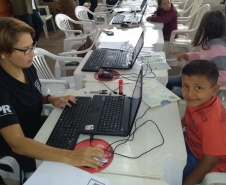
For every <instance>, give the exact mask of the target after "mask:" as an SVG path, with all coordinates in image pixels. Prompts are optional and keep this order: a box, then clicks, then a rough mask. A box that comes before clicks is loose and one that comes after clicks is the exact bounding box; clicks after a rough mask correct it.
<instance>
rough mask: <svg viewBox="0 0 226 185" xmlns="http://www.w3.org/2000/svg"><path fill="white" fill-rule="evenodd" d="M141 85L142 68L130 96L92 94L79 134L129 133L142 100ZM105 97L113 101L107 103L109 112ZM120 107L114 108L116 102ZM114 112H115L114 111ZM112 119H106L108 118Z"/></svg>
mask: <svg viewBox="0 0 226 185" xmlns="http://www.w3.org/2000/svg"><path fill="white" fill-rule="evenodd" d="M142 86H143V69H142V67H141V70H140V72H139V75H138V78H137V81H136V84H135V87H134V90H133V95H132V97H128V96H106V95H95V96H93V99H92V102H91V105H90V106H89V109H88V111H87V114H86V118H85V121H84V123H83V125H82V127H81V130H80V133H81V134H92V135H113V136H127V135H129V134H130V133H131V130H132V127H133V125H134V122H135V118H136V115H137V112H138V110H139V107H140V103H141V101H142ZM107 98H112V99H113V101H112V102H110V103H109V105H108V107H110V108H111V111H110V112H109V110H108V108H107V107H106V106H107V104H106V102H105V101H106V100H107ZM121 101H122V103H119V104H121V105H120V107H117V109H116V110H114V109H115V104H117V103H116V102H121ZM115 112H116V113H115ZM110 118H111V119H112V118H113V119H112V120H113V122H112V121H106V120H108V119H110Z"/></svg>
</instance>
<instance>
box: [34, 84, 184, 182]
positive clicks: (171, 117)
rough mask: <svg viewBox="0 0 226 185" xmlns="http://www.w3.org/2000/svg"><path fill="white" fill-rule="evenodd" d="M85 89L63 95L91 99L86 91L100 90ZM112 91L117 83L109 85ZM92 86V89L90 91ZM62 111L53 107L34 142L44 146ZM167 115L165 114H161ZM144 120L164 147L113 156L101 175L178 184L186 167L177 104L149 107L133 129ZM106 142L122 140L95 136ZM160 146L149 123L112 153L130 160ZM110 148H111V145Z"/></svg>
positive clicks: (142, 110)
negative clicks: (81, 96) (132, 177)
mask: <svg viewBox="0 0 226 185" xmlns="http://www.w3.org/2000/svg"><path fill="white" fill-rule="evenodd" d="M86 83H87V84H86V85H85V86H86V88H84V89H81V90H79V91H75V90H68V91H66V94H73V95H77V96H80V95H84V92H86V93H85V95H86V96H92V94H89V93H88V92H89V91H90V90H96V89H95V88H97V89H103V84H102V83H95V82H86ZM110 85H111V87H112V88H114V87H117V86H118V83H113V82H112V83H111V84H110ZM94 87H95V88H94ZM124 92H125V93H126V94H127V95H131V92H132V91H131V88H129V87H125V91H124ZM147 108H148V106H147V105H146V104H145V103H143V102H142V103H141V106H140V109H139V112H138V116H137V117H140V116H141V115H142V114H143V113H144V112H145V111H146V110H147ZM61 112H62V110H61V109H57V108H55V109H54V110H53V112H52V113H51V114H50V116H49V117H48V119H47V120H46V122H45V124H44V125H43V127H42V128H41V129H40V131H39V132H38V134H37V135H36V137H35V140H37V141H40V142H42V143H45V142H46V141H47V139H48V137H49V135H50V133H51V131H52V129H53V128H54V126H55V123H56V121H57V119H58V118H59V116H60V114H61ZM166 112H167V114H165V113H166ZM147 120H153V121H154V122H155V123H156V124H157V125H158V128H159V130H160V132H161V133H162V135H163V138H164V144H163V145H162V146H160V147H157V148H155V149H153V150H152V151H150V152H148V153H147V154H145V155H143V156H142V157H140V158H138V159H129V158H125V157H121V156H118V155H115V156H114V159H113V162H112V163H111V165H110V166H108V168H106V169H105V170H103V171H102V172H101V173H103V174H112V175H124V176H134V177H139V178H148V179H159V180H164V181H166V182H167V183H169V184H173V185H179V184H181V181H182V171H183V168H184V166H185V164H186V150H185V146H184V139H183V133H182V128H181V123H180V117H179V112H178V106H177V103H176V102H174V103H171V104H168V105H164V106H159V107H155V108H151V109H150V110H148V112H147V114H146V115H145V116H144V117H143V118H142V119H140V120H139V121H138V122H137V126H138V125H140V124H142V123H143V122H145V121H147ZM88 138H89V137H88V136H86V135H80V137H79V140H78V142H79V141H82V140H85V139H88ZM94 138H99V139H103V140H105V141H107V142H109V143H112V142H114V141H117V140H119V139H122V137H113V136H95V137H94ZM161 143H162V138H161V135H160V133H159V131H158V129H157V127H156V126H155V124H153V123H152V122H151V121H148V122H147V123H146V124H145V125H144V126H142V127H141V128H140V129H139V130H138V131H137V132H136V134H135V139H134V140H133V141H131V142H127V143H126V144H123V145H122V146H120V147H119V148H118V149H117V150H116V152H117V153H119V154H123V155H126V156H130V157H136V156H138V155H140V154H142V153H144V152H146V151H148V150H150V149H152V148H154V147H156V146H157V145H159V144H161ZM113 147H114V145H113Z"/></svg>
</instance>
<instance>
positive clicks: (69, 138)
mask: <svg viewBox="0 0 226 185" xmlns="http://www.w3.org/2000/svg"><path fill="white" fill-rule="evenodd" d="M76 98H77V103H76V104H73V106H72V107H68V106H66V107H65V108H64V110H63V112H62V114H61V115H60V118H59V119H58V121H57V123H56V125H55V127H54V129H53V131H52V133H51V135H50V137H49V139H48V141H47V142H46V144H47V145H50V146H53V147H56V148H62V149H68V150H73V149H74V147H75V145H76V143H77V140H78V136H79V132H80V128H81V126H82V123H83V121H84V118H85V115H86V112H87V110H88V107H89V104H90V102H91V97H76Z"/></svg>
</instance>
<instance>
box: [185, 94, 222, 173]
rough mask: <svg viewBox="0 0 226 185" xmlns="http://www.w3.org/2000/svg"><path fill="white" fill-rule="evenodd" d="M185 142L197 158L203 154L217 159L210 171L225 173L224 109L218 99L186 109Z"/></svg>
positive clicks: (200, 157)
mask: <svg viewBox="0 0 226 185" xmlns="http://www.w3.org/2000/svg"><path fill="white" fill-rule="evenodd" d="M185 121H186V137H185V140H186V142H187V144H188V146H189V148H190V150H191V151H192V153H193V154H194V155H195V156H196V157H197V158H198V159H200V160H201V159H202V156H203V154H207V155H214V156H218V157H219V161H218V163H217V165H216V166H215V167H214V168H213V169H212V170H211V171H215V172H218V171H220V172H226V109H225V107H224V106H223V105H222V104H221V101H220V99H219V98H218V97H216V96H214V97H213V98H212V99H211V100H210V101H208V102H207V103H205V104H203V105H201V106H198V107H189V106H187V108H186V113H185Z"/></svg>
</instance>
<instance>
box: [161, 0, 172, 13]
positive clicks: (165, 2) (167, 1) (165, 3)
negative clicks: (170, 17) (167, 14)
mask: <svg viewBox="0 0 226 185" xmlns="http://www.w3.org/2000/svg"><path fill="white" fill-rule="evenodd" d="M160 8H162V9H163V10H164V11H169V10H170V8H171V0H162V3H161V6H160Z"/></svg>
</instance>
